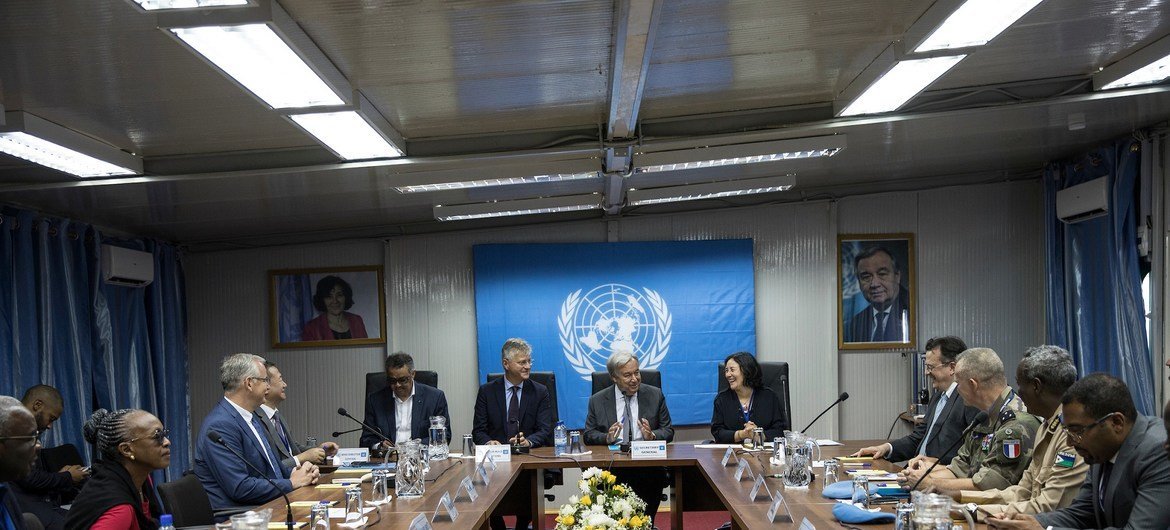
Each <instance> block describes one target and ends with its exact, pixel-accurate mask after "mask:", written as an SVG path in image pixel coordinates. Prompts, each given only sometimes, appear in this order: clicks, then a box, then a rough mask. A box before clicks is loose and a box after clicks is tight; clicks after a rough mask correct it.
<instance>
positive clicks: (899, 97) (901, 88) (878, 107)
mask: <svg viewBox="0 0 1170 530" xmlns="http://www.w3.org/2000/svg"><path fill="white" fill-rule="evenodd" d="M964 57H966V55H952V56H949V57H931V58H929V59H911V60H906V61H898V63H897V64H895V65H894V67H893V68H891V69H890V70H889V71H888V72H886V73H885V74H883V75H882V76H881V77H880V78H878V80H877V81H875V82H874V83H873V84H871V85H869V87H868V88H866V89H865V91H864V92H862V93H861V95H860V96H857V99H854V100H853V102H852V103H850V104H849V105H848V106H846V107H845V110H843V111H841V115H842V116H855V115H859V114H877V113H881V112H889V111H892V110H897V109H898V107H901V106H902V105H904V104H905V103H906V102H907V101H909V100H910V98H912V97H914V96H915V95H916V94H918V93H919V92H922V90H923V89H925V88H926V87H927V86H929V85H930V84H931V83H933V82H934V81H935V80H936V79H938V78H939V77H942V75H943V74H945V73H947V70H950V69H951V67H953V66H955V65H956V64H958V63H959V61H962V60H963V58H964Z"/></svg>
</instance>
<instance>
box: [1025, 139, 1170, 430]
mask: <svg viewBox="0 0 1170 530" xmlns="http://www.w3.org/2000/svg"><path fill="white" fill-rule="evenodd" d="M1140 160H1141V143H1140V141H1138V140H1137V139H1133V138H1129V139H1124V140H1119V141H1117V142H1114V143H1112V144H1110V145H1107V146H1103V147H1100V148H1098V149H1094V150H1092V151H1090V152H1088V153H1085V154H1084V155H1081V156H1078V157H1074V158H1072V159H1070V160H1067V161H1062V162H1058V163H1052V164H1049V165H1048V166H1047V167H1046V168H1045V170H1044V208H1045V217H1044V222H1045V230H1046V234H1045V235H1046V237H1045V245H1046V251H1047V257H1048V260H1047V283H1048V303H1047V322H1048V342H1049V343H1051V344H1057V345H1061V346H1064V347H1065V348H1067V349H1068V350H1069V352H1070V353H1072V355H1073V358H1074V359H1075V360H1076V362H1077V368H1078V369H1079V370H1080V372H1081V374H1082V375H1084V374H1088V373H1091V372H1106V373H1109V374H1112V375H1114V376H1116V377H1118V378H1120V379H1122V380H1123V381H1125V383H1126V384H1127V385H1129V389H1130V392H1131V393H1132V394H1133V399H1134V403H1135V405H1136V406H1137V410H1138V412H1139V413H1141V414H1152V415H1157V414H1159V412H1160V409H1158V408H1156V407H1155V405H1154V401H1155V400H1154V375H1153V366H1152V364H1151V363H1152V362H1153V358H1152V357H1151V356H1150V349H1149V344H1148V343H1147V341H1146V321H1145V310H1144V307H1143V301H1142V294H1141V292H1142V289H1141V282H1142V272H1141V271H1142V264H1141V262H1140V260H1139V258H1138V252H1137V250H1138V249H1137V223H1138V213H1137V212H1138V204H1139V203H1138V189H1139V182H1138V176H1139V170H1140V167H1139V162H1140ZM1096 178H1104V179H1108V180H1107V183H1108V185H1109V186H1108V188H1109V203H1110V204H1109V213H1108V215H1105V216H1102V217H1098V218H1095V219H1090V220H1087V221H1081V222H1078V223H1073V224H1065V223H1063V222H1061V221H1060V220H1059V219H1058V218H1057V216H1056V192H1057V191H1059V190H1062V189H1064V188H1067V187H1070V186H1075V185H1077V184H1081V183H1084V182H1087V181H1090V180H1093V179H1096Z"/></svg>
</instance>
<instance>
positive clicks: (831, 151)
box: [634, 147, 841, 173]
mask: <svg viewBox="0 0 1170 530" xmlns="http://www.w3.org/2000/svg"><path fill="white" fill-rule="evenodd" d="M840 150H841V148H839V147H833V148H827V149H810V150H808V151H789V152H785V153H773V154H770V155H754V156H740V157H735V158H720V159H716V160H698V161H695V162H679V163H675V164H659V165H656V166H644V167H636V168H634V172H635V173H654V172H658V171H679V170H685V169H700V168H705V167H718V166H737V165H741V164H758V163H760V162H775V161H778V160H796V159H801V158H817V157H822V156H833V155H835V154H837V152H839V151H840Z"/></svg>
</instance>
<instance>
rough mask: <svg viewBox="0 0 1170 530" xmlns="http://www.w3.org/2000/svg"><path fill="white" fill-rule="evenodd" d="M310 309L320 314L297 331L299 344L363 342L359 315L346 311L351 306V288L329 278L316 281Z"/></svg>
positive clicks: (334, 278)
mask: <svg viewBox="0 0 1170 530" xmlns="http://www.w3.org/2000/svg"><path fill="white" fill-rule="evenodd" d="M313 307H314V308H316V309H317V311H320V312H321V314H320V315H318V316H317V317H316V318H314V319H312V320H310V321H308V322H305V325H304V326H303V327H302V328H301V340H302V341H315V340H344V339H365V338H368V337H369V335H367V334H366V324H365V322H362V317H361V316H360V315H355V314H353V313H350V312H349V308H351V307H353V287H350V285H349V282H347V281H345V280H343V279H341V278H339V277H337V276H333V275H329V276H326V277H324V278H321V279H320V280H318V281H317V290H316V291H315V292H314V293H313Z"/></svg>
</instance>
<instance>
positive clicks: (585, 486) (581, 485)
mask: <svg viewBox="0 0 1170 530" xmlns="http://www.w3.org/2000/svg"><path fill="white" fill-rule="evenodd" d="M577 489H579V490H581V493H589V482H588V481H584V480H578V481H577Z"/></svg>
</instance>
